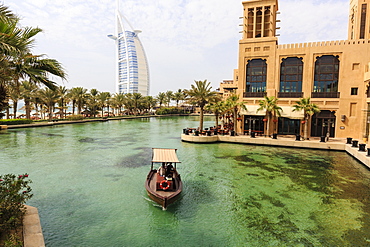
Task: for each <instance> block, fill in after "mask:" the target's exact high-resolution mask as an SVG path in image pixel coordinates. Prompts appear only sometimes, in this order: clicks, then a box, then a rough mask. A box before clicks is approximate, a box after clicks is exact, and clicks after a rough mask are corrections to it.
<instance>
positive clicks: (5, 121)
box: [0, 119, 33, 125]
mask: <svg viewBox="0 0 370 247" xmlns="http://www.w3.org/2000/svg"><path fill="white" fill-rule="evenodd" d="M32 122H33V121H32V120H31V119H0V125H17V124H30V123H32Z"/></svg>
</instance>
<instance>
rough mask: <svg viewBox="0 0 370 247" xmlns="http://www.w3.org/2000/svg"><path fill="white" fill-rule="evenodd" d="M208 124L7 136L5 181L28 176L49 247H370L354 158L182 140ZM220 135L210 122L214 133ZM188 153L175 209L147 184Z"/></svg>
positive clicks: (367, 191)
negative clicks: (167, 157)
mask: <svg viewBox="0 0 370 247" xmlns="http://www.w3.org/2000/svg"><path fill="white" fill-rule="evenodd" d="M197 125H198V118H197V117H169V118H151V119H137V120H123V121H110V122H97V123H88V124H74V125H59V126H54V127H43V128H31V129H17V130H7V131H1V132H0V147H1V152H0V161H1V162H0V173H1V174H6V173H15V174H21V173H28V174H29V175H30V179H32V181H33V183H32V184H31V186H32V188H33V193H34V197H33V198H32V199H31V200H30V201H29V202H28V204H29V205H31V206H35V207H37V208H38V209H39V213H40V218H41V222H42V228H43V233H44V237H45V241H46V245H47V246H50V247H51V246H55V247H63V246H66V247H67V246H68V247H70V246H89V247H91V246H99V247H101V246H108V247H110V246H161V247H163V246H171V247H173V246H222V247H223V246H369V245H370V203H369V200H370V188H369V187H370V171H369V170H367V169H366V168H364V167H363V166H362V165H361V164H359V163H358V162H357V161H355V160H354V159H353V158H351V157H350V156H348V155H347V154H346V153H343V152H334V151H331V152H330V151H317V150H302V149H288V148H277V147H263V146H252V145H238V144H225V143H217V144H191V143H184V142H181V140H180V134H181V132H182V129H183V128H185V127H196V126H197ZM212 125H214V123H213V121H212V119H211V118H206V121H205V126H212ZM153 147H155V148H177V149H178V156H179V159H180V160H181V161H182V163H181V164H179V165H178V170H179V172H180V173H181V175H182V178H183V183H184V191H183V193H182V196H181V198H180V199H179V200H178V201H177V202H176V203H175V204H173V205H171V206H170V207H169V208H168V210H167V211H163V210H162V209H161V208H160V207H158V206H157V205H155V203H153V202H152V201H150V200H149V199H148V197H147V195H146V191H145V188H144V181H145V178H146V175H147V173H148V171H149V169H150V159H151V148H153Z"/></svg>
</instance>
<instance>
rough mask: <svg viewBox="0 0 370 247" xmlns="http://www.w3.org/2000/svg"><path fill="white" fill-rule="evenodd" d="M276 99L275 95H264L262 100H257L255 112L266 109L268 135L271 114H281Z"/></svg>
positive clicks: (268, 132)
mask: <svg viewBox="0 0 370 247" xmlns="http://www.w3.org/2000/svg"><path fill="white" fill-rule="evenodd" d="M277 101H278V99H277V98H276V97H275V96H271V97H267V96H265V99H264V100H260V101H259V106H260V107H259V108H258V109H257V112H259V111H263V110H266V116H267V130H266V132H267V136H270V123H271V118H272V116H274V117H276V116H279V117H280V116H281V112H282V111H283V109H282V108H281V107H280V106H278V104H277Z"/></svg>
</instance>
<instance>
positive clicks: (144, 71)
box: [108, 0, 149, 96]
mask: <svg viewBox="0 0 370 247" xmlns="http://www.w3.org/2000/svg"><path fill="white" fill-rule="evenodd" d="M115 15H116V31H115V34H114V35H108V37H109V38H111V39H113V40H115V43H116V67H117V70H116V71H117V72H116V73H117V74H116V92H117V93H122V94H127V93H141V94H142V95H143V96H148V95H149V68H148V62H147V58H146V55H145V51H144V47H143V45H142V43H141V41H140V39H139V36H138V35H139V33H141V31H140V30H135V29H134V28H133V27H132V25H131V23H130V22H129V21H128V20H127V19H126V17H125V16H124V15H122V14H121V12H120V4H119V0H117V7H116V14H115Z"/></svg>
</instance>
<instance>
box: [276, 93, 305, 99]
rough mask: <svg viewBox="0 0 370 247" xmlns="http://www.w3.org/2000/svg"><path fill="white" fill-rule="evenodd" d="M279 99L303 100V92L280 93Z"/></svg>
mask: <svg viewBox="0 0 370 247" xmlns="http://www.w3.org/2000/svg"><path fill="white" fill-rule="evenodd" d="M278 98H303V92H278Z"/></svg>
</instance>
